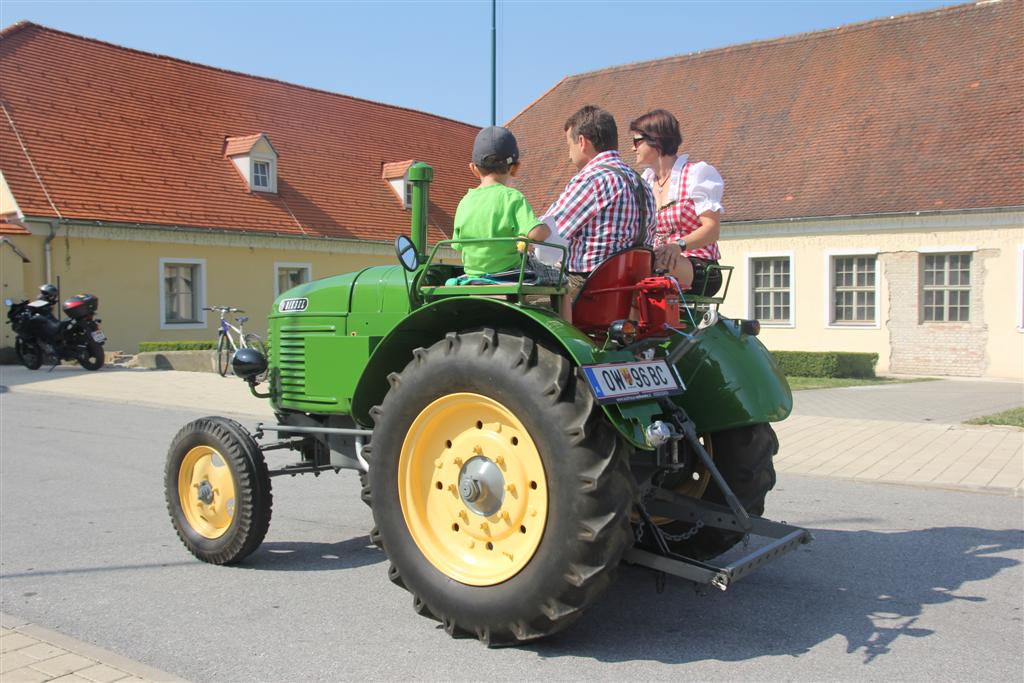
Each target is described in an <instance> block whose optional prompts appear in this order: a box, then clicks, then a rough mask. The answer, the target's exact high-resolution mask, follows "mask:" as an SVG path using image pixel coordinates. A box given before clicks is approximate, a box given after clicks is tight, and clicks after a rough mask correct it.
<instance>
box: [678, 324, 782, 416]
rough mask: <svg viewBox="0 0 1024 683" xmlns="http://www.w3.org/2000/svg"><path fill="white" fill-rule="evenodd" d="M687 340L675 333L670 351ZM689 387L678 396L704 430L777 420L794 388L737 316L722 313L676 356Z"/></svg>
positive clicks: (681, 404)
mask: <svg viewBox="0 0 1024 683" xmlns="http://www.w3.org/2000/svg"><path fill="white" fill-rule="evenodd" d="M681 343H684V342H683V341H682V340H681V339H680V338H679V337H676V338H675V339H673V341H672V342H671V343H670V344H669V346H668V348H667V349H666V351H667V352H668V353H671V352H672V350H673V348H674V347H676V346H678V345H679V344H681ZM676 372H677V373H678V375H679V378H680V379H682V380H683V383H684V384H685V385H686V391H685V392H684V393H682V394H680V395H678V396H674V397H673V400H674V401H675V402H676V403H677V404H678V405H679V406H680V407H682V408H683V409H684V410H685V411H686V413H687V414H688V415H689V416H690V419H692V420H693V422H694V424H695V425H696V426H697V430H698V431H700V432H719V431H722V430H726V429H733V428H736V427H745V426H747V425H752V424H758V423H762V422H777V421H779V420H784V419H786V417H788V416H789V413H790V411H792V409H793V394H792V392H791V391H790V388H789V383H788V382H786V378H785V376H784V375H783V374H782V372H781V371H780V370H779V368H778V365H776V363H775V359H774V358H772V355H771V353H769V352H768V349H766V348H765V346H764V345H763V344H762V343H761V341H760V340H759V339H758V338H757V337H756V336H754V335H751V334H746V333H745V332H743V331H742V329H741V326H740V324H739V322H738V321H736V320H731V319H729V318H726V317H724V316H722V317H721V318H720V319H719V320H718V322H717V323H716V324H714V325H713V326H711V327H708V328H707V329H705V330H702V331H701V332H700V342H699V343H697V344H694V345H693V346H692V348H691V349H690V350H689V351H688V352H687V353H686V354H685V355H684V356H683V357H682V358H681V359H680V360H679V361H677V362H676Z"/></svg>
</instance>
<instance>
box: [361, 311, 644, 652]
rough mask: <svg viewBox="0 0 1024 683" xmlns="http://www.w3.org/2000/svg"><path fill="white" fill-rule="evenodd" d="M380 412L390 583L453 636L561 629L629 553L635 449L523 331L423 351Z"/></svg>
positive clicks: (373, 475)
mask: <svg viewBox="0 0 1024 683" xmlns="http://www.w3.org/2000/svg"><path fill="white" fill-rule="evenodd" d="M413 355H414V358H413V360H412V361H411V362H410V363H409V364H408V365H407V366H406V368H405V369H404V370H403V371H402V373H401V374H397V373H395V374H392V375H391V376H390V377H389V381H390V382H391V389H390V391H389V392H388V394H387V396H386V397H385V399H384V401H383V403H382V404H381V405H380V406H378V407H376V408H374V410H373V411H372V415H373V417H374V420H375V427H374V433H373V440H372V451H371V456H370V458H369V462H370V473H369V480H368V482H367V486H366V487H364V491H363V495H364V497H365V499H367V500H368V501H369V502H370V505H371V507H372V509H373V517H374V522H375V524H376V529H377V532H376V533H375V536H376V538H375V540H377V541H379V543H380V544H381V546H382V547H383V548H384V551H385V552H386V553H387V555H388V558H389V559H390V561H391V568H390V571H389V577H390V578H391V580H392V581H393V582H394V583H396V584H398V585H399V586H402V587H403V588H405V589H406V590H408V591H409V592H410V593H412V594H413V607H414V609H415V610H416V611H417V612H418V613H420V614H422V615H424V616H428V617H432V618H435V619H437V620H439V621H441V622H442V623H443V625H444V628H445V630H446V631H447V632H448V633H449V634H450V635H452V636H460V635H468V636H476V637H477V638H479V639H480V640H481V641H483V642H485V643H487V644H488V645H492V646H497V645H515V644H518V643H523V642H527V641H530V640H534V639H537V638H541V637H544V636H547V635H549V634H552V633H554V632H556V631H559V630H561V629H563V628H565V627H566V626H568V625H569V624H570V623H571V622H573V621H574V620H575V619H576V618H577V617H579V616H580V614H581V613H582V612H583V610H584V609H586V608H587V607H588V606H590V605H591V604H592V603H593V602H594V601H595V600H597V599H598V597H599V596H600V595H601V593H602V592H603V591H604V590H605V589H606V588H607V587H608V586H609V585H610V584H611V582H612V579H613V577H614V574H615V571H616V569H617V568H618V565H619V563H620V560H621V558H622V554H623V552H624V551H625V550H626V548H627V547H628V546H629V545H630V544H631V540H632V538H631V534H630V526H629V511H630V509H631V507H632V504H633V502H634V498H635V485H634V483H633V480H632V477H631V475H630V472H629V469H628V462H629V453H628V448H629V447H628V446H627V445H626V444H625V442H623V440H622V439H621V438H620V437H619V436H618V434H617V433H616V432H615V430H614V429H613V428H612V427H611V425H610V424H609V423H608V422H607V421H606V420H605V418H604V416H603V413H602V411H601V409H600V408H599V407H598V406H597V404H596V402H595V401H594V399H593V396H592V395H591V393H590V391H589V390H588V389H587V388H586V386H585V385H584V384H583V383H582V381H581V380H579V379H578V377H577V373H576V369H575V367H574V366H573V364H572V363H571V362H570V361H569V360H568V359H567V358H565V357H564V356H562V355H560V354H558V353H556V352H554V351H552V350H550V349H548V348H546V347H544V346H540V345H538V344H536V343H534V341H533V340H531V339H529V338H528V337H525V336H522V335H519V334H517V333H511V332H510V333H503V332H501V333H499V332H495V331H494V330H489V329H488V330H482V331H476V332H470V333H464V334H456V333H449V334H448V335H447V336H446V337H445V339H443V340H441V341H439V342H437V343H436V344H434V345H433V346H431V347H430V348H429V349H426V350H424V349H417V350H416V351H415V352H414V354H413Z"/></svg>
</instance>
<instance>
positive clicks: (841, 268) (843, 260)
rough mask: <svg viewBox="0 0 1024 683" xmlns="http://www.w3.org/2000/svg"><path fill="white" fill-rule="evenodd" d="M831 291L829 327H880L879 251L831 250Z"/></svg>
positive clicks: (826, 315)
mask: <svg viewBox="0 0 1024 683" xmlns="http://www.w3.org/2000/svg"><path fill="white" fill-rule="evenodd" d="M825 258H826V260H827V262H826V266H825V267H826V275H827V280H826V281H827V282H828V283H829V293H828V294H829V295H828V300H827V302H826V306H827V307H828V310H827V311H826V313H825V322H826V324H827V325H828V326H830V327H844V328H848V327H878V321H879V316H878V302H879V292H878V287H879V275H878V251H877V250H871V251H860V250H857V251H842V252H828V253H826V255H825Z"/></svg>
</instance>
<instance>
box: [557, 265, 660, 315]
mask: <svg viewBox="0 0 1024 683" xmlns="http://www.w3.org/2000/svg"><path fill="white" fill-rule="evenodd" d="M653 270H654V252H653V251H652V250H650V249H648V248H646V247H634V248H631V249H624V250H623V251H620V252H618V253H616V254H613V255H612V256H610V257H608V259H607V260H605V261H604V262H603V263H601V265H599V266H598V267H597V268H595V269H594V270H593V271H592V272H591V273H590V275H589V276H588V277H587V280H586V282H584V283H583V287H582V288H581V289H580V291H579V294H577V295H576V299H575V301H573V306H572V324H573V325H574V326H576V327H578V328H579V329H581V330H583V331H584V332H586V333H588V334H602V333H604V332H607V330H608V326H609V325H611V324H612V322H614V321H615V320H624V319H627V318H629V312H630V309H631V308H632V306H633V300H634V296H635V293H636V285H637V283H639V282H640V281H641V280H644V279H645V278H648V277H650V276H651V274H652V273H653Z"/></svg>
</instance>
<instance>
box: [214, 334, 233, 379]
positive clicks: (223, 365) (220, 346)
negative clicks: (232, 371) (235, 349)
mask: <svg viewBox="0 0 1024 683" xmlns="http://www.w3.org/2000/svg"><path fill="white" fill-rule="evenodd" d="M230 365H231V344H229V343H228V336H227V335H226V334H223V333H222V334H221V335H220V336H218V338H217V372H219V373H220V376H221V377H227V374H228V367H229V366H230Z"/></svg>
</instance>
